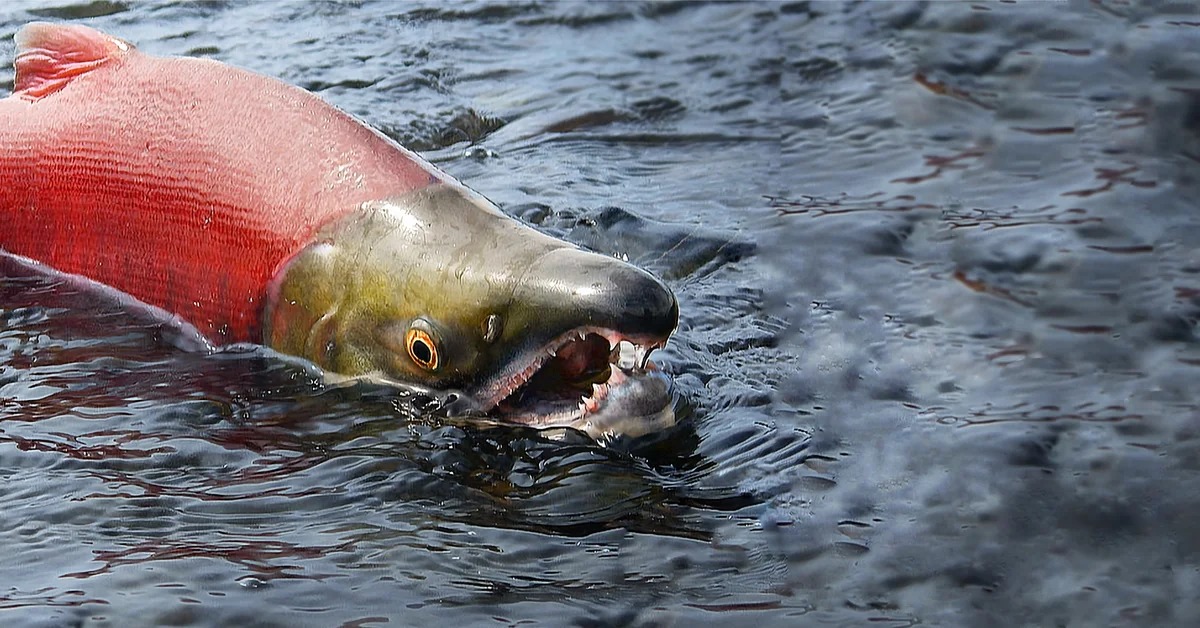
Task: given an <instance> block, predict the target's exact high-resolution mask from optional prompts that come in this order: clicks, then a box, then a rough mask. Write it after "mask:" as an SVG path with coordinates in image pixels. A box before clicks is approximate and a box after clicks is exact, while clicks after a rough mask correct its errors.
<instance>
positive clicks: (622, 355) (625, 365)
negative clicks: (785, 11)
mask: <svg viewBox="0 0 1200 628" xmlns="http://www.w3.org/2000/svg"><path fill="white" fill-rule="evenodd" d="M617 351H618V352H619V353H618V356H617V366H619V367H620V368H621V370H623V371H628V370H630V369H632V368H633V367H634V365H635V364H636V363H637V348H636V347H635V346H634V344H633V343H632V342H629V341H628V340H622V341H621V342H620V343H619V344H617Z"/></svg>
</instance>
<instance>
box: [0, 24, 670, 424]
mask: <svg viewBox="0 0 1200 628" xmlns="http://www.w3.org/2000/svg"><path fill="white" fill-rule="evenodd" d="M15 40H16V56H15V58H14V62H13V65H14V67H15V68H16V75H15V80H14V87H13V92H12V94H11V95H9V96H7V97H5V98H3V99H0V250H3V251H5V252H6V254H7V255H10V256H15V257H16V258H18V259H22V260H27V261H29V262H30V263H34V264H39V265H43V266H45V267H49V268H51V269H54V270H55V271H58V272H62V273H66V274H69V275H73V276H81V277H83V278H85V279H86V280H88V281H91V282H96V283H99V284H103V285H104V286H108V287H110V288H112V289H115V290H117V291H119V292H121V293H124V294H126V295H129V296H130V297H132V298H133V299H135V300H136V301H138V302H141V303H144V304H146V305H148V306H149V307H150V308H152V309H153V310H154V311H156V312H161V313H162V314H164V315H167V316H171V317H175V318H177V319H179V320H182V321H184V322H185V323H187V324H188V325H190V326H191V327H194V329H195V331H196V332H198V334H199V335H200V336H201V337H203V338H204V339H205V340H206V342H207V343H208V344H209V346H210V347H211V348H213V349H214V350H219V349H220V348H221V347H224V346H227V345H231V344H239V343H252V344H261V345H265V346H267V347H270V348H271V349H273V350H275V351H277V352H278V353H281V354H285V355H289V356H297V357H299V358H303V359H305V360H308V361H310V362H311V363H313V364H315V365H316V366H318V367H320V368H321V369H322V370H323V372H325V373H328V374H329V375H330V376H331V377H337V378H344V379H349V380H351V381H367V382H372V383H375V384H380V385H384V386H396V387H399V388H404V387H413V388H416V389H421V390H434V391H453V392H452V396H454V397H457V398H459V400H460V406H461V407H464V408H467V414H468V415H476V416H479V417H481V418H486V420H488V421H492V422H497V423H502V424H512V425H524V426H531V427H534V428H538V429H548V428H570V429H574V430H578V431H582V432H584V433H586V434H588V435H589V436H592V437H593V438H596V439H598V440H600V439H609V438H613V437H616V436H621V435H628V436H641V435H644V434H647V433H650V432H654V431H659V430H661V429H664V428H666V427H669V426H670V425H672V424H673V423H674V413H673V410H672V407H673V405H672V397H673V394H674V393H673V392H672V390H673V389H672V387H671V386H670V378H669V377H668V376H666V375H665V374H664V373H662V371H661V369H660V368H659V367H658V366H657V365H656V364H655V363H654V362H653V361H651V360H649V356H650V353H651V352H652V351H654V350H656V349H659V348H661V347H663V346H664V345H665V344H666V342H667V340H668V339H669V338H670V336H671V335H672V333H673V332H674V331H675V329H676V327H677V325H678V321H679V303H678V300H677V299H676V297H675V295H674V293H673V292H672V291H671V289H670V288H669V287H668V286H667V285H666V284H665V283H664V282H663V281H662V280H660V279H659V278H657V277H656V276H654V275H653V274H652V273H650V272H648V271H646V270H644V269H642V268H639V267H636V266H634V265H631V264H628V263H626V262H624V261H622V260H619V259H616V258H615V257H612V256H607V255H603V254H600V253H596V252H593V251H588V250H585V249H582V248H580V247H578V246H575V245H573V244H571V243H568V242H565V241H563V240H560V239H557V238H554V237H552V236H550V235H548V234H544V233H542V232H540V231H538V230H536V229H534V228H532V227H531V226H528V225H526V224H525V223H523V222H521V221H519V220H517V219H515V218H513V217H511V216H509V215H507V214H505V213H504V212H503V211H501V210H500V209H499V208H498V207H497V206H496V205H495V204H494V203H492V202H490V201H489V200H487V199H486V198H485V197H483V196H482V195H480V194H478V193H477V192H474V191H472V190H470V189H468V188H467V187H465V186H464V185H463V184H461V183H460V182H458V181H456V180H455V179H454V178H452V177H451V176H449V175H447V174H446V173H444V172H442V171H441V170H440V169H438V168H437V167H435V166H433V165H432V164H430V163H429V162H427V161H426V160H424V159H422V158H421V157H420V156H419V155H417V154H416V153H414V152H412V151H410V150H408V149H406V148H404V147H402V146H401V145H399V144H398V143H396V142H395V141H393V140H392V139H390V138H388V137H387V136H386V135H384V134H383V133H381V132H379V131H378V130H376V129H374V128H372V127H370V126H368V125H367V124H365V123H363V122H361V121H359V120H358V119H356V118H354V117H352V116H351V115H349V114H347V113H345V112H344V111H342V110H340V109H338V108H337V107H335V106H333V105H331V104H329V103H328V102H326V101H324V100H322V99H321V98H320V97H318V96H316V95H314V94H312V93H310V92H308V91H305V90H303V89H301V88H299V87H295V86H292V85H289V84H287V83H285V82H283V81H280V80H277V79H274V78H270V77H267V76H263V75H261V74H257V73H254V72H251V71H248V70H244V69H240V68H235V67H233V66H230V65H226V64H224V63H221V62H218V61H214V60H209V59H199V58H189V57H159V56H154V55H149V54H145V53H143V52H141V51H139V50H138V49H137V48H136V47H135V46H134V45H133V44H131V43H130V42H128V41H125V40H122V39H119V38H117V37H114V36H111V35H108V34H106V33H103V32H101V31H98V30H95V29H93V28H90V27H87V26H83V25H78V24H59V23H46V22H33V23H29V24H27V25H25V26H23V27H22V28H21V29H20V30H19V31H18V32H17V34H16V37H15Z"/></svg>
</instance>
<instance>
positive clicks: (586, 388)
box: [479, 327, 671, 436]
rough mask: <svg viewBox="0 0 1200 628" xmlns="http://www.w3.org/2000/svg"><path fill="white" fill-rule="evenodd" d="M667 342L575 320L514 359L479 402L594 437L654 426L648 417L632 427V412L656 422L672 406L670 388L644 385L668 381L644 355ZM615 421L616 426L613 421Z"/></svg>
mask: <svg viewBox="0 0 1200 628" xmlns="http://www.w3.org/2000/svg"><path fill="white" fill-rule="evenodd" d="M664 344H666V338H658V337H650V336H631V335H627V334H624V333H621V332H618V331H616V330H612V329H605V328H599V327H579V328H576V329H573V330H571V331H569V332H567V333H565V334H562V335H561V336H559V337H557V338H555V339H554V340H552V341H550V342H549V343H546V344H545V345H543V346H542V348H541V349H539V350H535V351H533V352H532V354H531V355H528V356H527V357H525V359H523V360H519V361H518V362H517V363H516V365H515V366H514V367H512V368H510V369H509V370H508V372H507V373H506V374H504V375H502V376H501V377H499V378H498V379H497V380H496V381H494V382H493V383H492V384H491V385H490V386H488V387H486V391H485V392H484V393H483V394H481V395H480V396H479V398H480V402H481V405H482V407H483V409H484V410H485V411H486V412H487V413H488V414H489V415H490V416H492V417H493V418H495V419H497V420H500V421H503V422H506V423H514V424H519V425H528V426H531V427H536V428H539V429H542V428H551V427H571V428H575V429H579V430H581V431H584V432H587V433H589V434H591V435H593V436H597V435H598V434H601V433H603V434H606V435H612V433H614V432H624V433H629V432H631V431H632V432H634V433H631V434H630V435H638V434H637V432H648V431H652V429H651V426H650V425H649V423H647V425H646V426H644V428H645V429H642V428H638V427H636V426H634V427H632V430H631V429H630V427H631V426H630V425H629V423H630V420H629V419H631V418H637V417H644V416H648V415H653V416H655V417H656V418H655V420H654V421H653V423H657V424H659V425H658V426H657V427H661V423H663V421H664V419H663V418H662V415H663V414H664V413H668V411H669V409H668V406H669V405H670V403H671V394H670V392H669V387H668V386H665V385H654V386H647V385H645V383H646V382H649V381H658V382H661V381H667V380H666V378H665V377H663V376H662V375H661V373H660V372H659V371H658V366H657V365H655V364H654V363H653V362H651V361H650V359H649V358H650V353H651V352H652V351H654V350H655V349H658V348H660V347H662V346H663V345H664ZM618 392H619V393H621V394H619V395H618V394H615V393H618ZM618 399H619V402H618V401H616V400H618ZM647 408H650V409H651V410H650V411H649V412H648V411H647V410H646V409H647ZM622 415H625V416H622ZM600 419H603V421H601V420H600ZM618 421H619V422H620V423H622V424H623V425H624V427H622V428H621V429H617V428H615V427H613V425H614V424H615V423H617V422H618ZM605 424H607V427H606V426H605ZM656 429H657V428H656Z"/></svg>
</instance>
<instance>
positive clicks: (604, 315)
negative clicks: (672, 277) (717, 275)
mask: <svg viewBox="0 0 1200 628" xmlns="http://www.w3.org/2000/svg"><path fill="white" fill-rule="evenodd" d="M514 301H515V302H516V303H528V304H537V308H538V312H539V317H540V319H541V320H540V321H539V323H541V324H546V323H549V324H551V325H552V326H553V327H556V328H559V329H561V330H563V331H566V330H569V329H573V328H579V327H593V328H600V329H606V330H612V331H615V332H617V333H619V334H620V335H621V336H624V337H628V338H631V339H637V340H639V341H642V342H654V343H657V344H661V343H662V342H665V341H666V339H667V337H668V336H670V335H671V332H673V331H674V330H675V326H676V325H677V324H678V323H679V302H678V301H676V299H675V295H674V293H672V292H671V289H670V288H668V287H667V286H666V284H664V283H663V282H662V281H661V280H659V279H658V278H657V277H655V276H654V275H652V274H650V273H649V272H646V271H645V270H642V269H640V268H638V267H636V266H633V265H631V264H628V263H626V262H623V261H621V260H618V259H615V258H612V257H608V256H606V255H600V254H598V253H592V252H589V251H584V250H580V249H573V248H561V249H555V250H553V251H550V252H549V253H547V254H545V255H543V256H541V257H540V258H538V259H537V260H535V261H534V262H533V263H532V264H531V265H530V267H529V269H528V271H527V272H526V273H525V275H524V277H523V278H522V280H521V282H520V283H519V285H518V286H517V288H516V291H515V293H514Z"/></svg>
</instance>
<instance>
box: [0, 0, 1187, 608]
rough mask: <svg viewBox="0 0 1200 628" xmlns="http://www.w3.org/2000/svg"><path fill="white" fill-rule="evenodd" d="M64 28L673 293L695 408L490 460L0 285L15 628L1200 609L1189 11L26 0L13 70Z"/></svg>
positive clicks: (489, 452) (364, 393) (362, 391)
mask: <svg viewBox="0 0 1200 628" xmlns="http://www.w3.org/2000/svg"><path fill="white" fill-rule="evenodd" d="M35 18H42V19H83V20H85V21H86V23H89V24H93V25H96V26H98V27H101V28H103V29H107V30H109V31H111V32H113V33H115V34H118V35H120V36H122V37H125V38H127V39H129V40H131V41H134V42H137V43H138V45H139V46H140V47H141V48H142V49H143V50H146V51H148V52H151V53H155V54H192V55H200V56H208V57H213V58H217V59H220V60H223V61H227V62H230V63H233V64H235V65H239V66H242V67H247V68H251V69H255V70H258V71H261V72H265V73H268V74H272V75H275V76H279V77H282V78H283V79H285V80H287V81H289V82H292V83H295V84H298V85H301V86H304V87H306V88H308V89H312V90H315V91H318V92H319V93H321V95H323V96H324V97H326V98H328V99H329V100H331V101H332V102H334V103H335V104H337V105H338V106H340V107H343V108H345V109H346V110H348V111H350V112H352V113H354V114H355V115H358V116H361V117H363V118H364V119H366V120H367V121H369V122H370V123H372V124H374V125H375V126H377V127H378V128H380V129H382V130H383V131H384V132H385V133H387V134H389V135H390V136H392V137H394V138H397V139H399V140H400V141H402V142H403V143H405V144H407V145H410V146H413V147H415V148H418V149H420V150H422V151H424V154H426V155H427V156H428V157H429V158H430V159H432V160H434V161H435V162H437V163H438V164H439V165H440V166H441V167H443V168H445V169H446V170H448V171H449V172H450V173H452V174H453V175H455V176H457V177H459V178H461V179H463V180H464V181H465V182H467V183H468V184H469V185H471V186H472V187H474V188H476V189H478V190H479V191H481V192H483V193H485V194H487V195H488V196H489V197H490V198H492V199H493V200H495V201H497V202H498V203H500V204H501V205H502V206H503V207H504V208H505V209H506V210H507V211H509V212H510V213H512V214H513V215H516V216H518V217H520V218H521V219H523V220H526V221H528V222H530V223H532V224H535V225H537V226H539V228H541V229H543V230H546V231H548V232H551V233H554V234H556V235H560V236H563V237H566V238H567V239H570V240H572V241H575V242H578V243H580V244H583V245H585V246H588V247H591V248H593V249H596V250H598V251H601V252H604V253H607V254H612V255H616V256H619V257H622V258H625V259H629V260H631V261H633V262H635V263H638V264H640V265H643V266H645V267H648V268H650V269H652V270H654V271H655V272H657V273H659V274H660V275H662V276H664V277H666V278H667V280H668V281H669V282H670V284H671V286H672V288H673V289H674V290H675V291H676V293H677V295H678V297H679V300H680V305H681V322H680V329H679V332H678V333H677V334H676V336H675V337H673V338H672V340H671V342H670V344H669V345H668V346H667V347H666V348H665V349H664V350H662V351H661V352H656V354H655V355H656V358H655V359H656V361H659V362H660V363H661V364H662V365H663V368H664V370H666V371H667V372H668V373H670V374H671V375H672V376H673V377H674V378H675V380H676V382H677V384H678V387H679V389H680V390H681V391H682V392H683V393H684V394H685V395H686V397H687V399H688V403H689V407H690V410H689V414H688V418H687V420H685V421H684V423H683V424H682V425H681V426H679V427H678V428H677V429H674V430H672V431H670V432H668V433H666V434H663V435H660V436H659V437H657V438H649V439H643V440H637V441H633V442H622V443H617V444H616V446H614V447H609V448H604V447H598V446H596V445H595V444H594V443H592V442H590V441H588V440H587V439H586V438H583V437H580V436H578V435H571V434H561V433H560V434H540V433H537V432H534V431H530V430H521V429H508V428H504V429H495V428H486V427H482V426H478V425H472V424H471V423H469V422H465V421H460V420H454V419H449V418H446V417H445V416H443V415H444V414H445V413H444V412H441V411H440V410H439V408H438V404H437V403H436V400H431V399H429V398H426V397H422V396H420V395H410V396H404V397H398V396H396V395H394V394H392V393H390V392H388V391H383V390H379V389H374V388H370V387H365V386H356V387H327V386H325V385H324V384H322V383H321V381H320V378H319V376H318V375H317V374H316V373H314V372H313V371H312V369H311V368H309V367H307V366H305V365H304V364H299V363H296V362H294V361H290V360H286V359H283V358H281V357H280V356H277V355H274V354H272V353H271V352H269V351H266V350H263V349H261V348H254V347H235V348H232V349H229V350H226V351H222V352H219V353H215V354H211V355H210V354H205V353H204V352H200V351H196V350H195V348H194V342H191V341H189V339H188V337H187V334H186V333H185V332H182V331H181V330H179V329H177V328H175V327H173V326H172V325H170V324H166V323H164V322H162V321H157V320H155V319H153V318H152V317H148V316H146V315H145V314H143V313H140V312H139V311H138V310H137V308H131V307H129V306H128V305H123V304H121V303H120V302H117V301H115V300H112V299H109V298H107V297H98V296H97V295H96V294H95V293H94V292H92V291H90V290H88V289H85V288H82V287H81V286H79V285H78V284H76V283H74V282H72V281H70V280H63V279H61V278H55V277H52V276H48V275H45V274H42V273H38V272H34V271H30V270H29V269H27V268H23V267H22V266H20V265H18V264H14V263H11V261H0V478H2V479H3V482H0V504H2V505H3V508H4V511H5V516H4V517H0V540H3V542H4V547H5V548H6V549H7V551H8V553H9V557H8V558H9V560H7V561H3V562H0V576H3V577H4V578H5V581H6V582H8V583H9V585H8V588H7V589H5V590H3V591H0V617H2V619H3V621H4V623H5V625H63V624H67V625H73V624H80V625H83V624H87V625H119V624H131V623H132V624H133V625H142V624H150V625H165V624H173V625H257V626H270V625H281V626H283V625H287V626H293V625H321V626H329V625H333V626H337V625H342V626H377V625H385V624H389V623H390V624H399V625H406V624H415V623H422V622H426V621H438V622H442V621H451V622H454V621H458V622H463V623H469V624H484V623H486V624H493V623H497V624H501V625H512V624H517V623H530V622H534V623H541V624H544V625H582V626H609V625H638V626H658V625H681V624H686V623H696V624H701V625H709V624H728V625H743V624H750V623H755V624H761V625H769V626H776V625H778V626H792V625H806V624H835V625H863V624H866V623H870V624H871V625H882V626H900V625H916V624H922V625H946V626H962V625H1080V626H1092V625H1139V626H1141V625H1189V624H1190V623H1194V620H1195V618H1196V617H1198V616H1200V608H1198V607H1197V605H1196V603H1195V601H1194V600H1196V599H1200V597H1198V596H1197V595H1196V593H1197V584H1196V582H1195V578H1194V577H1193V575H1192V574H1193V573H1194V572H1195V566H1196V564H1197V556H1200V543H1197V540H1196V538H1197V537H1196V535H1195V534H1194V530H1195V528H1196V524H1197V521H1196V515H1195V513H1197V512H1200V508H1198V507H1197V506H1198V504H1200V501H1198V499H1200V498H1198V497H1197V496H1196V495H1195V493H1194V491H1193V490H1192V489H1191V488H1190V487H1192V486H1196V485H1197V482H1196V477H1195V475H1196V473H1197V470H1198V469H1200V462H1198V461H1200V446H1198V444H1197V443H1200V430H1198V429H1197V428H1196V427H1195V425H1194V424H1195V421H1196V416H1197V408H1198V406H1197V404H1196V395H1195V392H1194V391H1195V385H1194V382H1195V380H1196V373H1195V371H1194V369H1196V368H1197V367H1198V366H1200V350H1197V333H1196V324H1197V320H1200V285H1198V284H1197V281H1196V277H1197V273H1200V257H1198V256H1197V254H1196V253H1195V251H1197V250H1200V248H1198V247H1197V246H1196V244H1197V237H1198V236H1200V229H1198V228H1197V222H1196V220H1197V219H1196V213H1195V211H1194V207H1193V205H1194V199H1195V198H1200V194H1197V190H1196V189H1195V187H1196V185H1197V181H1198V178H1197V176H1196V168H1197V162H1200V136H1198V134H1197V128H1198V125H1197V121H1196V118H1197V113H1196V112H1197V111H1198V110H1200V109H1198V105H1197V102H1198V101H1197V100H1196V95H1197V94H1198V93H1200V83H1198V79H1197V74H1196V72H1197V70H1196V68H1197V67H1200V66H1197V63H1196V61H1197V59H1195V54H1194V53H1192V52H1191V51H1193V50H1200V47H1197V45H1196V44H1197V43H1200V42H1197V41H1196V40H1197V37H1200V28H1197V26H1196V25H1197V24H1200V16H1197V15H1195V8H1194V7H1191V6H1187V5H1184V4H1170V3H1150V4H1125V3H1115V2H1092V3H1086V4H1010V3H1004V2H997V3H991V2H977V3H970V4H967V3H928V4H927V3H906V2H904V3H902V2H889V3H862V4H837V3H808V2H789V3H758V4H756V3H729V4H709V3H690V2H671V3H557V4H539V3H496V2H488V1H480V2H468V3H464V4H459V5H455V6H444V5H442V4H439V3H418V2H413V3H394V2H364V3H353V4H350V3H307V2H304V3H301V2H265V3H245V4H239V3H146V4H142V3H136V4H134V3H121V2H91V3H77V4H72V3H70V2H69V1H64V2H52V1H36V0H22V1H21V2H20V3H14V4H10V5H5V7H4V8H3V9H0V24H2V25H3V28H0V37H2V38H3V39H4V40H5V41H9V40H10V39H11V37H10V36H11V34H12V33H13V32H15V30H16V28H17V27H18V26H19V25H20V24H22V23H24V22H26V21H29V20H31V19H35ZM264 33H270V34H271V37H270V42H271V44H272V45H263V44H264V41H263V39H264V35H263V34H264ZM4 46H7V47H0V51H4V53H5V55H8V56H11V50H12V49H11V45H10V44H4ZM0 82H2V83H4V84H5V85H7V86H9V87H11V84H12V75H11V71H7V73H0Z"/></svg>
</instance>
